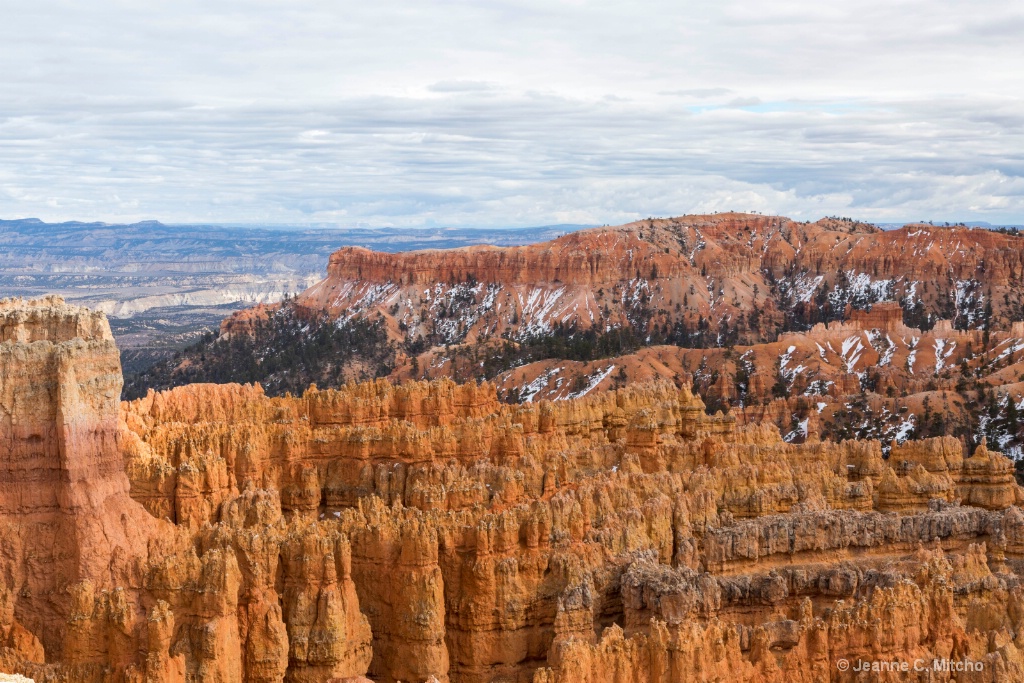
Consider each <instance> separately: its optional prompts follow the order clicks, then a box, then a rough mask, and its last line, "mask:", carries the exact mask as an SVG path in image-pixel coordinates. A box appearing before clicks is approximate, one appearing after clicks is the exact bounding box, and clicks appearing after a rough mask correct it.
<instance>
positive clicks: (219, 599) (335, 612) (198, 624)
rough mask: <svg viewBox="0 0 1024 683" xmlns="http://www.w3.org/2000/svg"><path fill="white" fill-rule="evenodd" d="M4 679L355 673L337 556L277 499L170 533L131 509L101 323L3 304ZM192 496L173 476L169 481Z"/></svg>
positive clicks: (65, 311) (227, 678) (306, 677)
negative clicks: (285, 513)
mask: <svg viewBox="0 0 1024 683" xmlns="http://www.w3.org/2000/svg"><path fill="white" fill-rule="evenodd" d="M0 340H2V341H0V417H2V420H0V434H2V439H0V444H2V446H0V448H3V451H4V452H3V458H2V459H0V464H2V467H3V470H2V476H0V671H4V672H17V673H19V674H24V675H26V676H30V677H32V679H34V680H36V681H38V682H42V681H47V682H52V683H184V682H185V681H209V682H215V683H222V682H223V683H227V682H240V681H252V682H256V681H259V682H260V683H264V682H280V681H282V680H284V677H285V675H286V674H287V676H288V679H287V680H289V681H296V682H300V681H301V682H306V681H324V680H327V679H328V678H331V677H343V678H344V677H351V676H357V675H360V674H362V673H365V671H366V669H367V667H368V665H369V662H370V649H369V643H370V632H369V626H368V623H367V620H366V618H365V616H363V614H362V613H361V612H360V609H359V605H358V598H357V596H356V593H355V589H354V584H353V582H352V579H351V559H350V550H349V540H348V538H347V536H345V534H344V533H343V532H342V531H341V530H339V529H338V528H337V527H335V526H332V527H330V528H325V527H324V525H320V524H318V523H317V522H316V521H315V516H314V518H312V519H303V520H299V519H296V520H293V521H291V522H288V521H286V520H285V519H284V518H283V517H282V514H281V503H280V501H279V498H278V494H277V492H276V491H273V490H271V491H267V490H255V489H251V488H250V489H249V490H247V491H243V492H241V493H239V492H235V494H234V495H232V496H231V497H230V498H228V497H222V498H220V499H216V500H212V501H206V502H202V503H201V502H195V499H193V508H194V509H208V510H213V511H215V512H216V515H215V516H214V517H212V518H211V519H210V520H209V521H211V522H212V524H207V525H205V526H203V527H202V528H196V527H189V526H188V525H180V526H177V527H176V526H175V525H174V524H172V523H171V522H169V521H166V520H163V519H160V517H159V516H154V515H152V514H150V512H149V511H148V510H147V509H146V507H145V506H144V505H143V504H142V503H140V502H138V501H136V500H133V498H132V497H131V496H130V495H129V491H130V490H131V489H134V488H136V485H135V484H132V483H131V482H130V480H129V477H128V476H127V475H126V470H125V448H126V447H130V445H131V444H130V443H128V442H127V441H126V439H128V440H129V441H130V439H131V438H133V435H132V434H131V433H129V432H127V431H125V428H124V422H123V419H122V415H121V414H120V410H121V404H120V400H119V398H120V396H119V394H120V389H121V373H120V365H119V362H118V353H117V349H116V347H115V345H114V342H113V339H112V337H111V335H110V329H109V327H108V325H107V321H106V319H105V317H104V316H103V315H102V314H97V313H92V312H90V311H88V310H86V309H83V308H79V307H75V306H69V305H66V304H65V303H64V302H63V301H61V300H60V299H58V298H51V299H46V300H41V301H28V302H26V301H20V300H5V301H2V302H0ZM179 483H180V484H181V485H182V487H183V488H184V487H185V486H186V483H185V478H184V477H183V478H182V481H181V482H179Z"/></svg>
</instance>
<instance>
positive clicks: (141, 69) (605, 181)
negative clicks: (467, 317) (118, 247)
mask: <svg viewBox="0 0 1024 683" xmlns="http://www.w3.org/2000/svg"><path fill="white" fill-rule="evenodd" d="M1022 36H1024V4H1022V3H1020V2H1010V1H1006V2H1000V1H994V2H988V1H986V0H972V1H971V2H958V1H938V0H927V1H911V2H901V1H900V0H880V1H877V2H876V1H873V0H872V1H862V0H854V1H848V0H842V1H840V2H824V1H822V0H811V1H805V0H793V1H790V2H786V1H785V0H782V1H773V2H761V1H758V0H734V1H730V0H708V1H699V2H695V1H686V0H666V1H664V2H662V1H642V0H640V1H638V0H632V1H617V0H614V1H589V0H561V1H560V0H542V1H541V0H538V1H536V2H533V1H525V2H515V1H512V0H508V1H505V2H488V1H476V2H471V1H469V0H464V1H458V0H450V1H440V2H439V1H436V0H407V1H390V0H375V1H374V2H366V1H363V2H349V1H347V0H345V1H337V0H334V1H323V2H317V1H302V0H282V1H280V2H270V1H261V0H245V1H244V2H230V1H217V0H214V1H210V0H203V1H202V2H194V1H192V0H177V1H176V2H173V3H171V2H164V3H154V2H148V1H135V2H129V1H125V2H113V1H110V0H90V1H89V2H80V1H77V0H68V1H67V2H53V1H50V0H33V1H32V2H18V3H10V2H8V3H5V5H4V12H3V21H2V22H0V217H3V218H13V217H25V216H37V217H40V218H43V219H46V220H66V219H82V220H107V221H124V220H139V219H150V218H153V219H158V220H161V221H164V222H192V221H215V222H270V223H332V224H339V225H354V224H360V225H374V226H379V225H439V224H441V225H476V226H513V225H538V224H550V223H562V222H571V223H598V224H599V223H619V222H623V221H627V220H630V219H634V218H638V217H646V216H651V215H655V216H665V215H678V214H683V213H693V212H709V211H716V210H727V209H737V210H757V211H762V212H766V213H767V212H774V213H782V214H786V215H790V216H793V217H795V218H801V219H804V218H812V219H816V218H818V217H820V216H823V215H836V214H838V215H843V216H853V217H857V218H862V219H868V220H875V221H902V220H920V219H933V220H988V221H991V222H1004V223H1005V222H1018V223H1024V40H1022Z"/></svg>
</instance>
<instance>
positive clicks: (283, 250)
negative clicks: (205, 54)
mask: <svg viewBox="0 0 1024 683" xmlns="http://www.w3.org/2000/svg"><path fill="white" fill-rule="evenodd" d="M580 227H583V226H578V225H550V226H541V227H532V228H509V229H488V230H484V229H473V228H374V229H369V228H351V229H349V228H306V227H288V226H238V225H230V226H225V225H166V224H163V223H160V222H158V221H143V222H140V223H132V224H125V225H120V224H109V223H101V222H91V223H87V222H78V221H73V222H66V223H44V222H43V221H41V220H39V219H36V218H25V219H18V220H0V297H10V296H21V297H38V296H42V295H44V294H60V295H62V296H64V297H65V298H66V299H68V300H71V301H75V302H77V303H81V304H85V305H88V306H90V307H92V308H94V309H98V310H101V311H103V312H105V313H107V315H108V316H110V317H111V325H112V327H113V329H114V334H115V336H116V337H117V339H118V344H119V345H120V347H121V349H122V351H124V352H125V353H124V356H123V360H124V362H125V365H126V369H127V370H131V369H133V368H137V367H141V366H145V365H146V364H148V363H150V362H152V361H153V360H154V359H155V358H159V357H163V356H164V355H166V354H167V353H169V352H172V351H173V349H175V348H178V347H180V346H181V345H183V344H185V343H187V342H189V341H192V340H194V339H195V338H196V336H197V335H199V334H201V333H202V332H203V330H204V329H207V328H210V327H213V328H216V326H217V325H218V324H219V322H220V320H221V319H222V318H223V317H224V316H225V315H228V314H229V313H231V312H232V311H234V310H237V309H239V308H242V307H244V306H248V305H252V304H257V303H271V302H275V301H278V300H280V299H281V298H282V297H283V296H284V295H285V294H288V293H297V292H301V291H303V290H305V289H306V288H307V287H309V286H310V285H312V284H313V283H315V282H316V281H318V280H319V279H321V278H322V277H323V276H324V273H325V271H326V267H327V259H328V257H329V256H330V254H331V253H332V252H334V251H335V250H336V249H338V248H339V247H342V246H346V245H357V246H364V247H368V248H371V249H374V250H377V251H387V252H397V251H408V250H413V249H429V248H438V249H448V248H452V247H460V246H467V245H472V244H492V245H496V246H512V245H519V244H529V243H533V242H543V241H545V240H550V239H553V238H555V237H558V236H559V235H563V234H565V233H567V232H571V231H573V230H577V229H579V228H580Z"/></svg>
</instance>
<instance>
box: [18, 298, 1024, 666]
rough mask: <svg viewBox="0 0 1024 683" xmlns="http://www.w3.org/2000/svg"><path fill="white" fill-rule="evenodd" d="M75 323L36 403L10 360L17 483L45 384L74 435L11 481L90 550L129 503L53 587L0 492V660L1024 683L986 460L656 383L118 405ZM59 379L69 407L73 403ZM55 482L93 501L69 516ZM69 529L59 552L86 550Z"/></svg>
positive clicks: (21, 516)
mask: <svg viewBox="0 0 1024 683" xmlns="http://www.w3.org/2000/svg"><path fill="white" fill-rule="evenodd" d="M51 308H52V309H54V315H57V314H58V313H59V311H60V304H59V303H58V302H47V303H45V304H38V303H37V304H24V303H18V304H12V305H10V309H11V310H12V311H17V312H16V313H14V315H16V316H23V315H24V311H25V310H26V309H33V310H34V309H39V310H40V311H41V312H42V313H43V314H44V316H43V317H45V311H47V310H49V309H51ZM77 315H80V316H86V317H87V316H88V315H89V314H88V313H87V312H85V311H81V310H80V309H79V310H78V312H77ZM46 324H47V325H48V324H49V323H46ZM82 324H84V323H82ZM44 327H45V326H44ZM3 329H7V328H3ZM47 329H49V328H47ZM75 329H76V330H78V329H93V330H94V332H93V333H92V335H91V336H89V337H88V338H86V337H80V336H78V337H74V338H73V339H71V340H66V341H60V340H53V339H50V340H46V341H45V342H43V343H45V344H50V346H53V345H54V343H55V342H56V345H57V347H59V346H60V344H63V343H67V344H70V345H71V346H72V347H75V348H77V347H78V346H83V345H84V347H83V348H85V349H92V351H91V352H90V353H89V354H85V353H84V352H82V353H80V354H79V355H77V356H72V358H71V360H70V361H69V364H68V365H66V366H57V365H54V366H52V367H53V368H57V369H59V368H60V367H64V368H65V370H66V372H65V373H64V374H60V373H58V372H56V370H54V371H53V372H50V371H44V370H45V368H47V367H51V366H47V365H45V364H42V362H41V361H40V363H41V364H39V365H37V366H32V367H33V368H38V369H36V370H34V371H33V375H32V376H33V377H34V378H35V383H34V384H33V382H31V381H29V375H28V370H25V369H23V366H22V365H19V363H23V362H26V361H23V360H22V358H35V356H34V355H32V354H30V353H29V352H30V351H33V350H34V349H36V348H38V349H49V348H50V346H36V345H38V344H40V342H39V341H36V342H30V341H27V340H25V341H17V342H15V341H10V342H5V343H4V344H3V345H0V348H2V349H3V350H4V352H10V354H12V355H10V356H7V357H5V359H7V358H9V359H10V360H5V364H4V373H5V377H9V378H11V379H6V383H5V384H3V386H4V387H5V392H8V393H6V394H4V395H5V396H6V395H8V394H9V395H10V397H11V399H10V402H9V403H7V404H4V405H5V406H7V405H9V406H12V408H11V409H9V410H8V408H6V407H5V410H8V412H9V413H10V414H11V415H12V417H11V419H10V420H9V421H8V422H5V423H4V424H3V429H4V430H6V431H5V432H4V435H5V443H11V444H14V446H12V447H11V450H10V452H11V454H12V455H11V456H10V457H8V458H7V460H6V461H5V462H9V463H15V462H18V459H16V458H15V457H14V454H16V453H26V454H33V453H36V451H32V450H31V447H34V444H36V443H37V441H35V440H32V439H31V438H29V437H30V436H31V434H32V433H34V432H20V431H17V430H16V429H15V426H14V425H16V424H17V425H20V424H22V422H23V421H22V419H19V420H15V419H14V417H15V416H17V417H19V418H24V419H28V416H29V415H30V413H27V412H18V410H17V409H20V407H21V406H23V405H29V404H30V403H29V402H28V399H29V398H30V397H32V396H35V395H36V394H39V397H40V398H38V399H35V400H36V401H37V404H31V405H39V406H44V405H46V404H45V402H44V401H43V400H42V398H41V397H42V395H43V393H44V392H40V391H39V390H38V389H37V388H36V387H37V386H39V385H44V386H49V385H52V387H53V389H52V392H50V393H48V394H47V395H52V396H54V397H55V398H54V401H55V404H57V403H59V405H60V406H72V405H73V406H75V408H74V411H73V412H72V411H70V409H69V410H68V411H67V412H66V413H60V412H59V411H58V410H57V408H56V407H54V408H53V409H52V410H51V412H50V413H45V411H42V410H40V412H39V414H38V415H36V416H35V417H33V418H32V419H33V420H35V421H36V422H35V423H34V424H37V425H38V430H42V431H41V433H43V434H49V433H51V432H52V433H54V434H61V433H63V432H62V431H61V429H62V425H64V424H65V422H62V421H61V420H59V419H58V417H57V416H58V415H64V414H73V415H74V416H75V420H74V421H72V424H74V425H75V427H76V429H78V431H75V432H73V434H75V435H76V437H75V438H76V439H77V440H75V441H73V442H66V443H68V444H69V446H68V447H66V448H65V449H64V450H63V451H62V450H61V448H60V444H61V443H65V442H60V441H57V440H56V437H54V442H55V444H56V445H54V446H53V452H52V455H47V454H46V453H39V454H36V455H34V456H33V457H34V458H35V460H31V459H29V458H27V456H26V457H24V458H22V460H21V462H26V463H35V464H36V466H37V467H38V469H39V470H40V471H38V472H36V471H35V470H34V469H33V468H29V467H28V466H27V465H26V466H25V467H23V468H22V469H21V470H15V469H12V470H11V472H12V473H11V474H8V475H7V476H8V477H14V476H19V477H21V479H20V480H19V481H21V482H23V485H22V486H21V487H18V489H17V490H19V491H20V490H25V491H34V493H32V494H31V496H28V495H27V494H26V496H23V498H22V499H24V500H37V499H38V500H40V501H44V502H47V505H46V506H40V507H41V508H42V510H41V511H40V512H34V513H32V514H38V515H41V517H39V519H49V517H59V516H62V515H63V516H70V517H72V518H73V519H75V520H77V519H78V516H82V517H84V518H85V520H87V521H88V523H87V522H86V521H81V522H80V523H81V524H82V525H84V528H85V529H86V531H88V530H89V529H91V528H93V527H92V526H90V525H97V524H98V525H100V526H99V528H100V529H103V528H105V527H103V526H102V525H104V524H108V523H110V520H109V517H105V515H108V512H109V510H110V509H112V508H111V506H112V505H114V503H112V502H110V501H111V499H113V501H115V502H116V507H114V508H113V509H115V510H117V511H118V512H119V513H120V512H122V511H123V512H124V513H125V514H130V515H131V517H130V518H128V519H129V520H130V523H126V524H123V525H122V526H125V527H126V530H124V531H123V532H122V533H123V534H124V540H123V541H122V539H121V537H120V536H117V535H116V534H114V533H113V532H108V535H107V536H106V539H105V540H104V541H102V542H105V543H109V544H110V545H111V547H110V548H109V550H107V551H103V552H107V553H108V555H106V556H105V557H106V561H105V562H100V561H99V560H100V559H103V556H102V555H101V553H79V554H72V555H71V556H69V557H67V558H56V559H55V560H54V561H58V560H59V561H61V562H64V563H65V564H64V565H62V566H64V567H67V568H68V570H69V571H74V572H77V573H76V574H73V576H75V577H76V580H75V581H74V582H64V583H61V584H60V585H59V586H58V585H57V584H58V582H59V581H62V580H61V579H58V578H55V577H54V574H55V573H56V572H53V571H51V570H50V567H48V566H43V565H39V564H33V562H34V557H36V556H37V554H38V553H39V552H41V550H40V549H39V547H38V546H36V545H33V543H35V542H36V539H34V538H31V537H28V536H26V535H25V534H24V533H23V532H21V531H19V530H21V529H24V528H26V524H28V523H29V522H28V520H29V517H28V516H27V513H25V512H24V511H19V509H18V508H17V507H16V506H15V505H13V504H12V503H10V501H7V502H5V505H8V507H5V508H4V509H3V513H4V526H3V528H2V530H0V539H2V540H3V542H4V545H3V548H4V550H3V556H2V559H3V562H4V572H3V573H2V574H0V582H2V584H3V585H2V588H3V589H4V590H3V592H0V670H4V671H11V672H17V673H21V674H25V675H28V676H31V677H33V678H35V679H36V680H37V681H52V682H54V683H64V682H70V681H86V682H88V683H122V682H124V683H143V682H145V683H157V682H159V683H169V682H171V681H174V682H183V681H188V682H191V681H197V682H198V681H203V682H206V681H211V682H217V683H220V682H228V681H230V682H236V681H237V682H239V683H241V682H245V683H250V682H259V683H269V682H271V681H274V682H279V681H286V682H288V683H292V682H295V683H299V682H301V683H323V682H327V681H338V680H341V681H345V680H355V681H359V680H366V679H369V680H373V681H386V682H389V683H390V682H395V681H405V682H406V683H409V682H416V683H422V682H425V681H437V682H438V683H477V682H479V683H484V682H492V681H494V682H496V681H517V682H519V681H522V682H528V681H534V682H536V683H553V682H556V681H558V682H561V681H566V682H568V681H591V682H593V683H602V682H604V681H609V682H612V681H616V682H618V681H630V682H636V683H641V682H648V681H663V682H667V681H708V682H710V681H722V680H737V681H749V682H751V683H753V682H754V681H767V682H776V681H778V682H782V681H787V682H788V681H793V680H796V681H852V680H863V679H857V678H856V677H855V676H854V674H853V673H852V672H843V671H841V670H840V669H839V668H838V666H837V663H838V662H839V660H840V659H846V660H849V661H858V660H861V659H865V660H873V659H885V660H908V661H910V662H914V660H916V659H921V660H924V661H927V662H929V663H930V662H932V660H933V659H934V658H949V659H952V660H957V661H961V660H966V659H969V660H972V661H975V662H980V663H981V665H982V667H983V668H982V673H981V675H978V674H977V673H975V674H972V676H973V678H971V679H970V680H978V681H981V680H984V681H993V682H995V681H1014V680H1024V657H1022V655H1021V653H1020V650H1019V646H1020V645H1021V643H1020V640H1019V638H1020V637H1021V636H1020V634H1021V633H1022V628H1024V592H1022V591H1024V588H1022V586H1021V583H1020V578H1019V573H1020V571H1021V569H1022V568H1024V512H1022V510H1021V509H1020V507H1018V503H1019V502H1021V501H1022V500H1024V498H1022V490H1021V489H1020V488H1019V487H1018V486H1017V485H1016V484H1015V482H1014V480H1013V477H1012V465H1011V464H1010V463H1009V461H1008V460H1007V459H1005V458H1004V457H1003V456H1002V455H1000V454H998V453H996V452H995V451H993V450H990V449H989V448H988V447H987V445H984V444H983V445H982V446H980V447H979V448H977V449H976V451H974V452H972V453H970V454H968V453H965V452H964V450H963V446H962V444H961V442H960V441H958V440H956V439H933V440H927V441H920V442H907V443H903V444H900V445H897V446H895V447H893V448H892V450H891V455H890V457H889V458H888V459H885V458H883V455H882V444H881V443H880V442H879V441H872V440H868V441H844V442H841V443H832V442H827V441H813V440H812V441H809V442H807V443H802V444H791V443H786V442H785V441H783V439H782V436H781V435H780V433H779V431H778V430H777V428H775V427H774V426H773V425H767V424H745V425H738V424H737V420H736V419H735V417H733V416H723V415H721V414H717V415H713V416H711V415H707V414H706V412H705V406H704V404H703V403H702V401H701V399H700V398H698V397H696V396H694V395H692V394H691V393H690V391H689V390H688V389H682V390H680V389H677V388H676V387H675V386H674V385H672V384H670V383H666V382H662V383H652V384H638V385H635V386H628V387H625V388H622V389H620V390H617V391H609V392H603V393H595V394H591V395H588V396H586V397H583V398H578V399H572V400H566V401H560V402H548V401H542V402H539V403H536V404H525V405H508V404H503V403H501V402H499V401H498V399H497V392H496V389H495V387H494V386H493V385H490V384H487V383H483V384H468V385H458V384H455V383H454V382H452V381H450V380H440V381H434V382H429V383H427V382H419V383H416V382H413V383H408V384H405V385H401V386H395V385H392V384H390V383H388V382H386V381H377V382H373V383H368V384H361V385H350V386H346V387H344V388H342V389H340V390H317V389H315V388H311V389H310V390H308V391H307V392H305V394H304V395H302V396H300V397H296V396H285V397H280V398H271V397H267V396H265V395H264V394H263V392H262V390H261V389H260V387H259V386H239V385H191V386H186V387H181V388H178V389H175V390H171V391H167V392H162V393H151V394H150V395H148V396H147V397H145V398H143V399H140V400H137V401H133V402H131V403H123V404H121V405H120V410H119V412H118V406H117V403H116V398H117V397H116V391H117V386H116V385H117V383H116V380H110V379H104V378H107V377H108V376H109V375H110V372H107V371H112V372H113V376H116V355H114V356H112V359H113V362H114V365H113V366H111V365H110V361H109V360H103V359H104V358H106V356H104V353H106V351H105V349H108V348H109V347H112V345H109V343H108V342H107V341H106V339H105V337H104V335H103V324H102V318H97V319H96V320H95V321H94V327H92V328H87V327H86V328H81V327H80V324H79V323H76V327H75ZM96 330H98V332H96ZM19 334H21V333H19ZM32 334H35V333H32ZM47 334H49V333H47ZM76 334H87V332H77V331H76ZM22 338H23V339H30V338H31V334H28V337H27V338H26V337H25V335H24V334H22ZM33 352H34V351H33ZM47 352H49V351H47ZM54 353H57V352H56V351H54ZM19 354H20V355H19ZM101 369H105V371H104V372H100V370H101ZM72 371H73V373H74V375H73V377H74V379H73V380H72V379H69V378H70V377H71V376H72V375H71V374H69V373H71V372H72ZM15 380H17V381H15ZM48 383H49V384H48ZM73 388H74V389H75V391H77V394H75V395H76V396H77V397H78V398H77V399H76V400H77V403H70V402H69V401H67V400H65V399H64V398H62V397H64V396H67V395H71V391H72V389H73ZM94 390H95V392H98V395H96V394H95V393H93V391H94ZM108 390H109V391H111V392H113V395H112V396H107V393H105V392H107V391H108ZM58 399H59V400H58ZM90 406H91V408H90V409H88V410H87V409H86V408H87V407H90ZM32 414H33V415H35V413H32ZM44 414H46V415H51V416H52V417H51V418H46V419H44V418H42V417H40V416H41V415H44ZM83 434H84V435H88V437H89V438H88V439H87V438H85V436H80V435H83ZM97 434H109V435H110V436H109V438H108V437H100V436H96V435H97ZM104 438H106V439H107V440H106V441H104V440H103V439H104ZM41 443H48V442H46V441H45V439H44V440H43V442H41ZM15 447H17V448H15ZM17 449H22V450H17ZM47 453H49V452H47ZM118 458H120V460H119V459H118ZM95 463H101V464H103V463H106V465H104V466H103V467H100V466H97V465H95ZM62 467H66V468H67V469H68V470H69V471H80V470H85V471H86V478H87V479H89V480H92V479H93V478H95V480H96V481H97V482H98V483H99V484H103V482H107V483H106V484H103V485H102V486H99V487H97V488H95V490H94V489H93V488H92V487H89V488H86V489H85V490H86V491H87V492H88V493H89V494H91V495H92V497H89V496H85V498H84V502H81V501H80V499H78V498H74V497H72V498H71V500H72V501H76V505H78V507H68V508H67V511H65V508H62V507H61V505H62V503H61V500H62V499H61V498H60V497H59V496H58V495H57V493H55V492H54V490H56V491H57V492H60V491H63V490H64V489H65V488H66V487H67V486H68V484H67V483H66V482H65V479H67V480H68V481H72V480H71V476H70V474H69V475H52V474H51V471H52V470H54V469H56V470H58V471H63V470H61V468H62ZM87 467H92V468H93V469H86V468H87ZM126 475H127V476H126ZM110 482H113V483H110ZM14 490H15V488H14V487H12V489H10V490H8V493H11V492H12V491H14ZM128 494H130V496H131V498H130V499H129V498H128ZM18 500H21V499H17V498H16V499H15V502H17V501H18ZM51 500H53V501H56V502H53V503H50V502H48V501H51ZM88 506H91V507H88ZM48 516H49V517H48ZM33 519H35V518H33ZM120 520H121V518H120V517H119V516H118V517H116V518H115V521H118V522H120ZM45 528H46V527H45V525H41V526H40V529H41V530H40V531H39V532H38V533H39V534H40V538H41V539H42V538H49V537H43V536H41V534H42V533H43V531H45ZM68 528H69V529H70V530H71V531H72V532H74V533H78V534H79V535H78V536H76V535H74V533H72V534H71V536H70V539H71V540H70V541H68V543H72V542H78V541H79V540H80V539H82V538H88V536H84V535H83V534H84V533H85V532H81V531H76V530H77V527H75V526H74V524H72V525H71V526H70V527H68ZM99 547H100V548H101V549H102V546H99ZM26 549H28V550H30V551H31V552H26ZM47 557H49V556H47ZM97 567H99V569H97ZM122 568H126V569H122ZM22 577H28V578H22ZM29 579H31V580H29ZM58 588H60V589H61V590H62V591H63V592H62V593H59V594H58V593H57V592H56V591H57V589H58ZM26 589H27V590H26ZM45 591H49V593H45V595H46V596H47V597H46V599H43V598H42V597H37V595H41V594H43V592H45ZM19 603H21V605H22V606H21V607H19ZM37 606H38V610H36V607H37ZM29 607H31V608H33V610H34V611H33V612H32V613H30V612H29V611H28V608H29ZM37 612H39V613H41V614H42V615H43V617H45V618H41V617H40V616H38V614H37ZM364 676H365V677H366V678H362V679H361V678H360V677H364ZM928 676H931V678H929V677H928ZM872 680H874V679H872ZM878 680H905V679H899V678H888V679H887V678H884V677H881V678H879V679H878ZM912 680H921V681H926V680H927V681H931V680H949V677H948V675H947V674H946V673H942V672H939V673H935V672H932V673H926V674H923V675H922V676H919V677H918V678H917V679H912ZM958 680H959V679H958Z"/></svg>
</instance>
